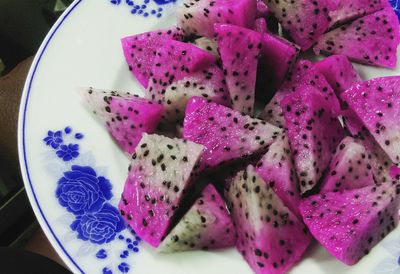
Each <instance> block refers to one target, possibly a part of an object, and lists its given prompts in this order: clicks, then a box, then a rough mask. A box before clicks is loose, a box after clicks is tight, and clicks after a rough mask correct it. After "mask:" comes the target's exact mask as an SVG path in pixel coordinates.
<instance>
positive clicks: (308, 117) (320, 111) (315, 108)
mask: <svg viewBox="0 0 400 274" xmlns="http://www.w3.org/2000/svg"><path fill="white" fill-rule="evenodd" d="M281 107H282V110H283V115H284V118H285V123H286V128H287V133H288V138H289V144H290V148H291V151H292V153H293V156H294V159H295V167H296V171H297V175H298V176H299V180H300V190H301V193H302V194H303V193H305V192H306V191H308V190H310V189H312V188H313V187H314V186H315V185H316V183H317V182H318V180H319V179H320V178H321V176H322V174H323V172H324V170H325V169H326V168H327V167H328V165H329V162H330V160H331V157H332V152H333V151H334V150H335V148H336V147H337V145H338V144H339V142H340V141H341V140H342V139H343V135H344V134H343V128H342V126H341V124H340V122H339V120H338V119H337V118H336V115H335V114H334V113H333V111H332V110H331V107H332V105H331V104H329V102H327V101H326V100H325V99H324V97H323V96H322V95H321V92H319V91H318V90H317V89H315V88H314V87H312V86H302V87H299V88H298V91H297V92H295V93H292V94H289V95H288V96H286V97H285V98H284V99H283V100H282V101H281Z"/></svg>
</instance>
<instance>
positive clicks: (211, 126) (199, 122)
mask: <svg viewBox="0 0 400 274" xmlns="http://www.w3.org/2000/svg"><path fill="white" fill-rule="evenodd" d="M280 133H281V130H280V129H278V128H276V127H275V126H273V125H270V124H268V123H266V122H264V121H261V120H259V119H254V118H251V117H250V116H247V115H242V114H241V113H240V112H238V111H235V110H232V109H230V108H228V107H225V106H222V105H218V104H216V103H213V102H208V101H207V100H205V99H203V98H200V97H192V98H191V99H190V100H189V102H188V104H187V106H186V116H185V119H184V123H183V135H184V138H185V139H187V140H190V141H193V142H195V143H198V144H202V145H204V146H205V150H204V153H203V155H202V157H201V161H200V166H201V168H200V169H202V168H210V167H211V168H213V167H216V166H218V165H220V164H222V163H224V162H227V161H231V160H236V159H240V158H243V157H248V156H250V155H252V154H255V153H261V152H263V151H265V150H266V149H267V147H268V146H269V145H270V144H271V143H272V142H273V141H274V140H275V139H276V138H277V137H278V135H279V134H280Z"/></svg>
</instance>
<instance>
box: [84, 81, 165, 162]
mask: <svg viewBox="0 0 400 274" xmlns="http://www.w3.org/2000/svg"><path fill="white" fill-rule="evenodd" d="M82 96H83V98H84V100H85V101H86V104H87V106H88V108H89V109H90V110H91V111H92V112H93V113H94V114H95V115H96V117H97V118H98V120H99V121H100V122H101V123H102V124H103V125H104V126H105V127H106V128H107V130H108V132H109V133H110V135H111V136H112V137H113V138H114V140H115V141H116V142H117V144H118V145H119V146H120V147H121V149H122V150H123V151H125V152H127V153H128V154H132V153H133V152H134V150H135V147H136V145H137V144H138V143H139V142H140V139H141V138H142V134H143V133H145V132H146V133H153V132H154V131H155V129H156V128H157V125H158V123H159V122H160V120H161V117H162V115H163V113H164V107H163V106H162V105H159V104H156V103H153V102H151V101H148V100H146V99H143V98H140V97H138V96H137V95H131V94H129V93H119V92H117V91H103V90H96V89H93V88H89V89H88V90H85V91H84V92H83V93H82Z"/></svg>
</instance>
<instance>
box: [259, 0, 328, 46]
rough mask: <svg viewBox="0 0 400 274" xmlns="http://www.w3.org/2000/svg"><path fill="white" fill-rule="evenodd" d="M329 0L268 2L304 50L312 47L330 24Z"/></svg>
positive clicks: (272, 0) (271, 9) (274, 0)
mask: <svg viewBox="0 0 400 274" xmlns="http://www.w3.org/2000/svg"><path fill="white" fill-rule="evenodd" d="M329 2H330V1H329V0H299V1H276V0H267V1H266V4H267V6H268V8H269V10H270V11H271V13H272V14H273V15H275V17H276V18H277V19H278V21H279V22H280V23H281V24H282V27H283V28H284V29H285V30H287V31H288V33H289V34H290V36H291V37H292V38H293V40H294V42H295V43H296V44H298V45H299V46H300V47H301V48H302V49H303V50H307V49H308V48H310V47H311V46H312V45H313V44H314V43H315V42H316V41H317V40H318V38H319V37H320V36H321V35H322V34H323V33H324V32H325V31H326V30H327V29H328V26H329V16H328V13H329V7H330V5H329Z"/></svg>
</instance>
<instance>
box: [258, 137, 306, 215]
mask: <svg viewBox="0 0 400 274" xmlns="http://www.w3.org/2000/svg"><path fill="white" fill-rule="evenodd" d="M256 171H257V173H258V174H259V175H260V176H261V178H262V179H263V180H264V181H265V182H266V183H267V184H269V185H270V186H271V187H272V189H273V190H274V191H275V193H276V194H277V195H278V196H279V198H280V199H281V200H282V202H283V203H284V204H285V205H286V206H287V207H288V208H289V209H290V211H292V212H293V213H294V214H296V216H297V217H299V218H301V215H300V211H299V209H298V207H299V204H300V193H299V189H298V181H297V175H296V170H295V169H294V165H293V157H292V154H291V152H290V147H289V143H288V140H287V137H286V135H282V137H281V138H280V139H279V140H277V141H275V142H274V143H273V144H272V145H271V146H270V147H269V149H268V152H267V153H266V154H265V155H264V156H263V157H262V159H261V160H260V161H259V162H258V163H257V165H256Z"/></svg>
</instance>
